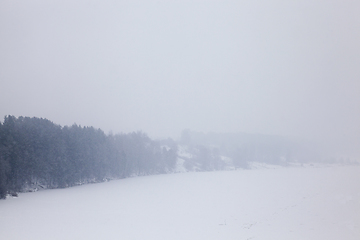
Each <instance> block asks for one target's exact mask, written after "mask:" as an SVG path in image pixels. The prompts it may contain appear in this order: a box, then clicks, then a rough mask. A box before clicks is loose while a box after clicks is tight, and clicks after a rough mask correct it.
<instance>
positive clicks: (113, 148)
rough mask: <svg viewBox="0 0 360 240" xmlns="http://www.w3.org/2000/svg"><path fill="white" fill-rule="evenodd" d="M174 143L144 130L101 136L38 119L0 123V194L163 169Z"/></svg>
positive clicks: (172, 159) (171, 159)
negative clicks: (157, 139)
mask: <svg viewBox="0 0 360 240" xmlns="http://www.w3.org/2000/svg"><path fill="white" fill-rule="evenodd" d="M176 158H177V144H176V143H175V142H174V141H173V140H171V139H167V140H163V141H154V140H151V139H150V138H149V137H148V136H147V135H146V134H145V133H142V132H133V133H129V134H116V135H112V134H110V135H106V134H105V133H104V132H103V131H102V130H100V129H95V128H93V127H81V126H79V125H76V124H74V125H72V126H70V127H68V126H65V127H62V126H59V125H57V124H54V123H53V122H51V121H49V120H47V119H43V118H35V117H34V118H29V117H18V118H16V117H14V116H6V117H5V118H4V122H3V123H1V122H0V198H5V197H6V195H7V194H16V193H17V192H22V191H31V190H36V189H38V188H64V187H70V186H74V185H80V184H83V183H90V182H102V181H106V180H108V179H118V178H125V177H129V176H133V175H148V174H158V173H166V172H168V171H171V170H172V169H173V168H174V167H175V165H176Z"/></svg>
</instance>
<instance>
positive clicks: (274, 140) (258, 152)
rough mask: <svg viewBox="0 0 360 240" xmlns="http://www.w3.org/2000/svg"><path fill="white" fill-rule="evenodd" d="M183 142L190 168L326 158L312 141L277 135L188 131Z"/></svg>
mask: <svg viewBox="0 0 360 240" xmlns="http://www.w3.org/2000/svg"><path fill="white" fill-rule="evenodd" d="M180 143H181V144H182V145H183V146H187V150H186V151H187V152H188V153H190V154H191V156H181V154H180V156H179V157H180V158H182V159H183V160H184V166H185V167H186V168H187V169H188V170H190V171H191V170H193V169H194V168H195V169H196V170H198V171H201V170H219V169H224V168H249V167H250V166H249V164H250V163H252V162H258V163H266V164H275V165H288V164H289V163H295V162H296V163H306V162H318V161H321V160H322V157H321V154H320V153H319V151H318V149H317V148H316V146H315V145H314V144H312V143H310V142H307V141H304V140H300V139H296V138H289V137H282V136H276V135H263V134H249V133H241V132H240V133H211V132H210V133H202V132H195V131H190V130H188V129H186V130H184V131H183V132H182V135H181V140H180Z"/></svg>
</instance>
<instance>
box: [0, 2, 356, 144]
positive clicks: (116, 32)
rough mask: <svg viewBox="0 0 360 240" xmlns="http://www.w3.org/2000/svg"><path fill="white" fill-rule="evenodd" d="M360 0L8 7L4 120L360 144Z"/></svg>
mask: <svg viewBox="0 0 360 240" xmlns="http://www.w3.org/2000/svg"><path fill="white" fill-rule="evenodd" d="M359 10H360V2H358V1H350V0H345V1H344V0H341V1H340V0H336V1H330V0H327V1H321V0H302V1H285V0H284V1H280V0H279V1H148V0H147V1H145V0H144V1H115V0H113V1H110V0H105V1H104V0H103V1H63V0H62V1H47V0H46V1H45V0H37V1H35V0H34V1H13V0H11V1H10V0H0V83H1V87H0V103H1V105H0V116H1V117H3V116H5V115H8V114H11V115H15V116H30V117H32V116H36V117H44V118H48V119H50V120H52V121H54V122H55V123H58V124H61V125H71V124H73V123H74V122H76V123H77V124H81V125H85V126H94V127H99V128H101V129H103V130H105V132H108V131H110V130H112V131H113V132H114V133H117V132H130V131H136V130H143V131H145V132H146V133H148V134H149V135H150V136H151V137H167V136H171V137H177V136H179V134H180V132H181V130H182V129H184V128H190V129H192V130H198V131H205V132H207V131H216V132H233V131H245V132H250V133H251V132H254V133H267V134H280V135H295V136H302V137H308V138H311V139H316V140H319V139H320V140H322V139H323V140H325V139H326V140H331V142H332V143H333V144H335V143H336V144H337V143H339V142H341V143H342V144H343V145H346V146H351V148H352V149H355V148H358V147H357V146H358V145H359V144H360V44H359V43H360V17H359Z"/></svg>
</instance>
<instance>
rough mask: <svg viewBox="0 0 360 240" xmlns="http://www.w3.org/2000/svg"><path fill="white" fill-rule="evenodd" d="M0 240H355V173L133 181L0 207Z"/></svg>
mask: <svg viewBox="0 0 360 240" xmlns="http://www.w3.org/2000/svg"><path fill="white" fill-rule="evenodd" d="M0 232H1V239H4V240H5V239H6V240H9V239H27V240H31V239H34V240H35V239H36V240H49V239H52V240H54V239H61V240H64V239H67V240H69V239H77V240H78V239H86V240H90V239H96V240H98V239H106V240H110V239H116V240H119V239H129V240H135V239H138V240H145V239H146V240H148V239H150V240H162V239H164V240H165V239H166V240H170V239H171V240H173V239H181V240H185V239H194V240H198V239H205V240H211V239H218V240H220V239H222V240H223V239H226V240H230V239H234V240H235V239H236V240H241V239H244V240H246V239H254V240H255V239H276V240H279V239H284V240H285V239H286V240H288V239H292V240H293V239H306V240H310V239H314V240H315V239H316V240H320V239H326V240H330V239H334V240H339V239H346V240H352V239H353V240H358V239H360V167H359V166H355V167H349V166H337V167H335V166H333V167H322V168H317V167H306V168H301V167H292V168H278V169H255V170H238V171H222V172H198V173H194V172H193V173H179V174H168V175H157V176H147V177H136V178H128V179H122V180H116V181H111V182H106V183H99V184H90V185H84V186H79V187H73V188H68V189H58V190H46V191H40V192H35V193H23V194H20V195H19V197H18V198H8V199H7V200H5V201H0Z"/></svg>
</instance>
